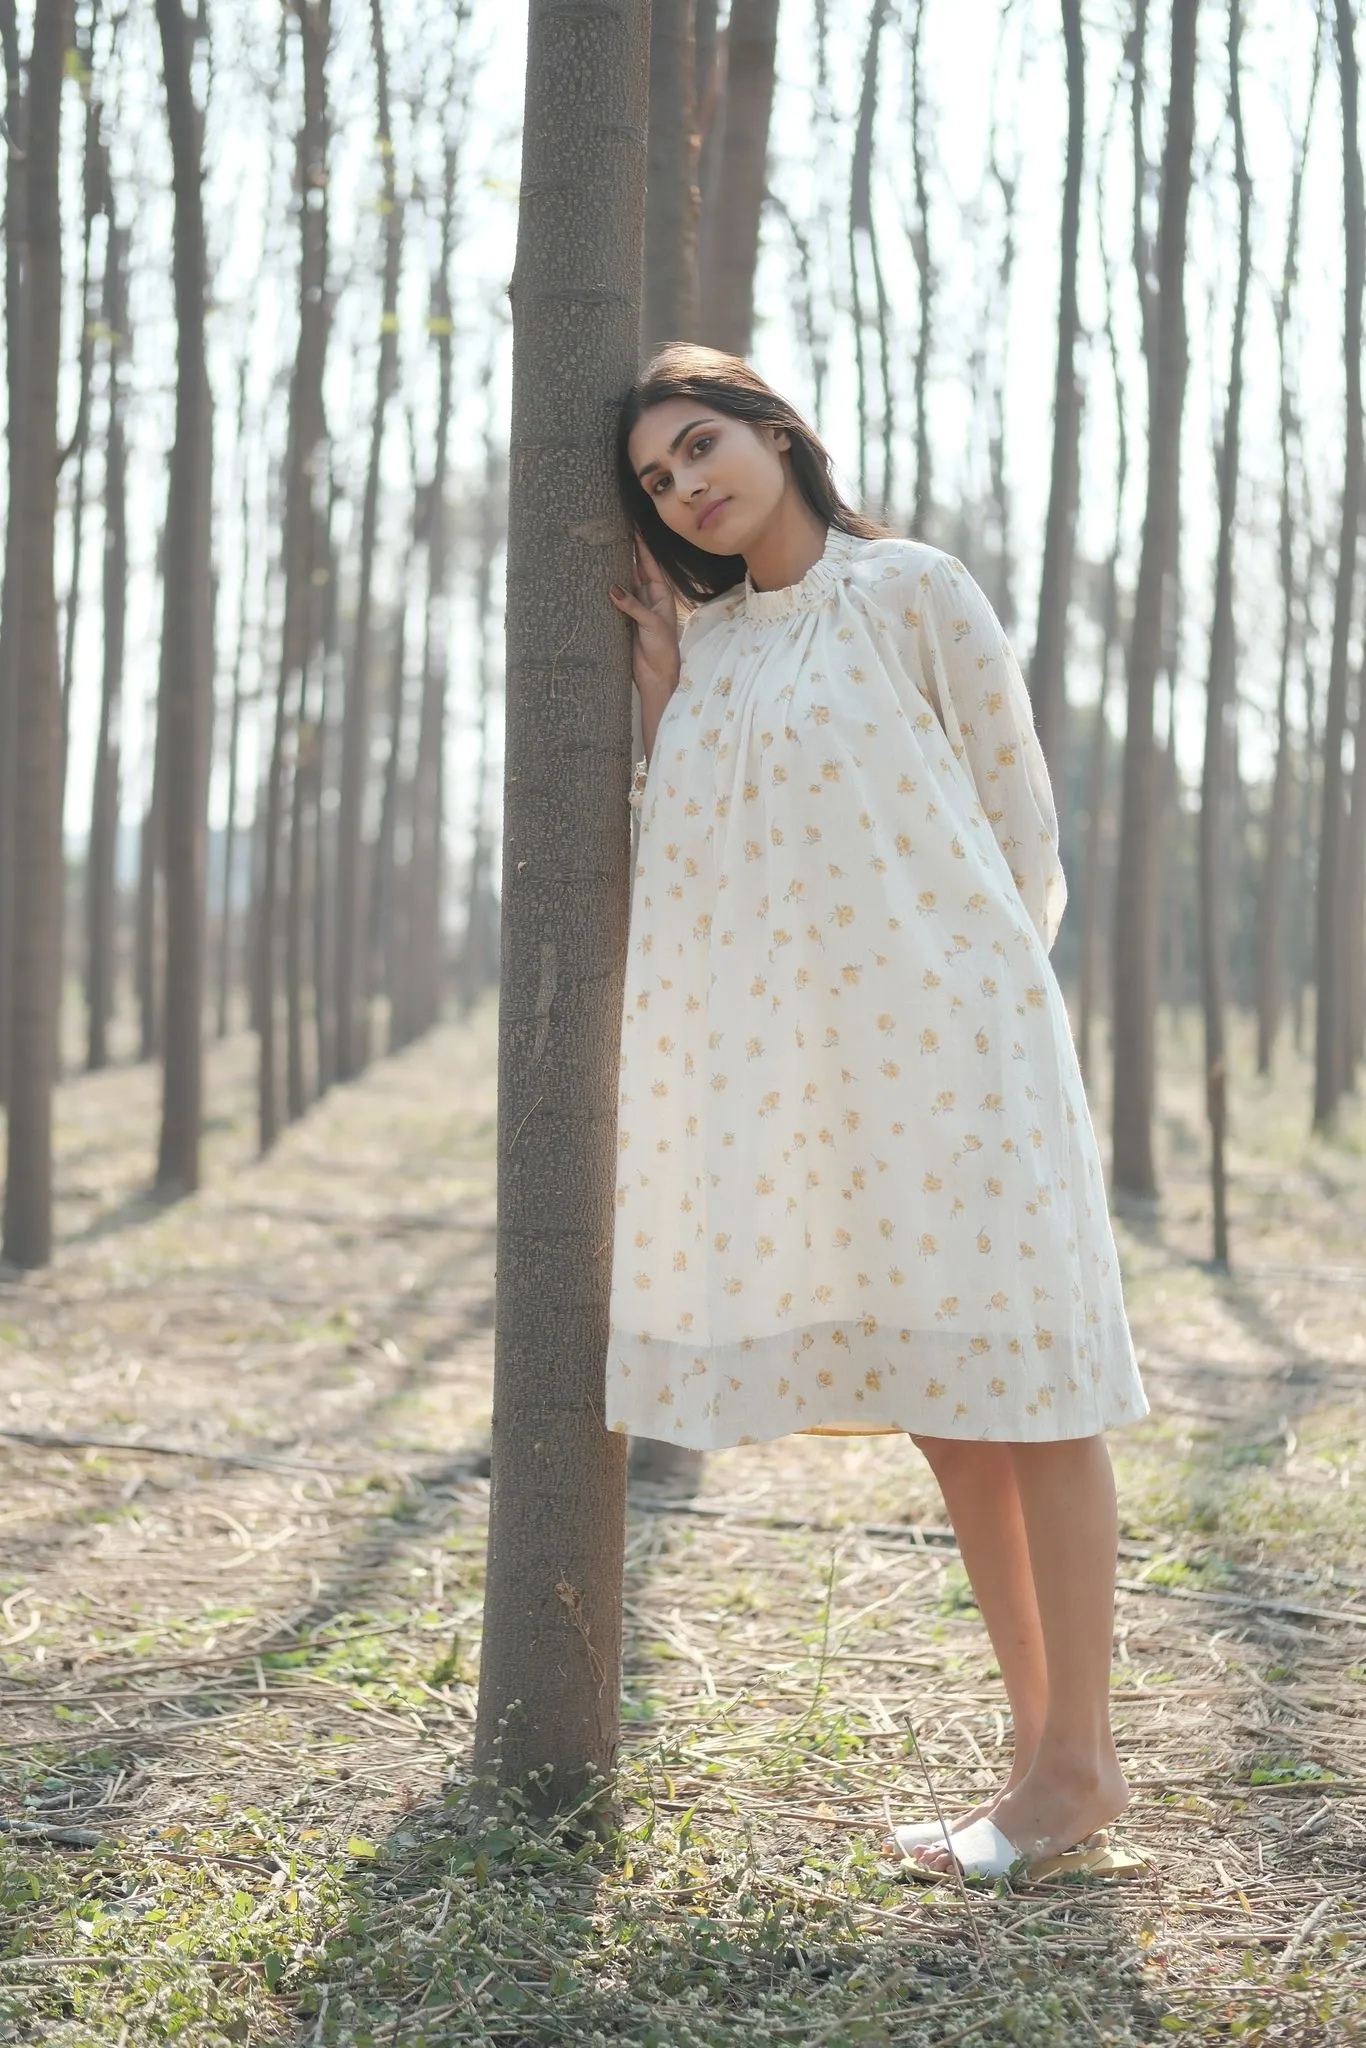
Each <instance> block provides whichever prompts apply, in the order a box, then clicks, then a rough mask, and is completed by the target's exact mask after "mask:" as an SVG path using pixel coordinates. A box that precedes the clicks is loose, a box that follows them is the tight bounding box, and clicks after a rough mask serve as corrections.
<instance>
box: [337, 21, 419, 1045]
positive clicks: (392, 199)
mask: <svg viewBox="0 0 1366 2048" xmlns="http://www.w3.org/2000/svg"><path fill="white" fill-rule="evenodd" d="M370 40H371V43H372V46H373V49H374V56H375V103H376V112H377V118H378V125H379V158H380V166H381V171H382V175H383V181H384V189H383V194H382V196H381V200H380V206H381V209H382V211H383V215H384V306H383V311H382V313H381V315H380V332H379V368H378V371H377V377H376V386H375V409H374V413H373V415H372V416H371V427H370V462H369V468H368V470H367V472H366V478H365V498H364V502H363V505H362V508H361V537H360V588H359V592H358V595H357V600H356V628H355V641H354V645H353V648H352V657H351V674H350V678H349V680H348V684H347V691H346V704H345V709H344V711H343V715H342V759H341V794H340V800H339V802H338V806H337V958H336V970H337V979H336V998H335V1000H336V1009H337V1015H336V1062H337V1078H338V1080H340V1081H349V1080H350V1079H351V1078H352V1076H353V1075H354V1074H357V1073H359V1071H360V1069H361V1067H362V1066H363V1065H364V1062H365V1054H364V1051H363V1050H362V1047H363V1045H364V1042H365V1039H366V1037H367V1033H366V1032H365V1029H364V1026H363V1023H362V1019H361V1016H360V1003H359V998H360V994H361V990H362V987H363V984H364V975H363V973H362V971H361V970H362V951H361V944H362V933H363V931H364V922H363V906H362V904H361V901H360V895H361V875H362V872H363V870H362V846H361V834H362V829H363V824H364V809H365V784H366V773H365V771H366V766H367V764H368V762H369V758H370V639H371V613H372V592H373V587H374V568H375V535H376V529H377V526H378V522H379V483H380V464H381V458H382V456H383V452H384V422H385V415H386V413H387V411H388V406H389V397H390V394H391V392H392V391H393V388H394V372H395V366H396V363H397V360H398V314H397V307H398V282H399V267H400V263H401V260H402V254H403V214H402V210H401V209H400V206H399V202H398V190H397V186H396V183H395V178H394V145H393V141H392V128H391V124H390V117H389V66H388V60H387V56H386V52H385V46H384V8H383V4H382V0H370Z"/></svg>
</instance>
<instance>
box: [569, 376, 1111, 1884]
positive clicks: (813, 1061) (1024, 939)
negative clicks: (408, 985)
mask: <svg viewBox="0 0 1366 2048" xmlns="http://www.w3.org/2000/svg"><path fill="white" fill-rule="evenodd" d="M618 458H619V462H618V466H619V472H620V483H621V490H622V495H623V499H624V502H625V504H626V507H627V512H628V517H629V519H630V521H631V523H632V526H633V528H634V532H635V536H636V558H637V564H638V573H639V582H638V584H637V587H636V589H635V590H634V591H624V590H621V589H619V588H618V587H617V586H615V585H613V586H612V591H611V597H612V602H613V603H614V604H615V605H616V606H617V608H618V610H619V611H621V612H622V613H623V614H624V615H625V616H626V617H627V618H629V619H630V620H631V621H632V622H633V627H634V633H633V640H634V674H635V682H636V687H637V690H638V692H639V696H640V707H641V722H642V729H643V735H644V744H645V759H644V761H642V762H641V763H639V764H638V765H637V774H636V784H635V786H634V787H633V793H632V795H633V802H635V803H637V805H638V807H639V809H640V813H641V831H640V840H639V850H638V859H637V862H636V866H635V873H634V882H633V892H632V904H631V929H630V942H629V958H628V966H627V980H626V988H625V993H624V1001H623V1014H622V1033H621V1069H620V1092H619V1110H618V1147H619V1175H618V1183H619V1184H618V1186H617V1189H616V1211H615V1244H614V1264H613V1275H612V1302H611V1323H612V1328H611V1340H610V1346H609V1351H608V1358H607V1421H608V1425H609V1427H611V1428H613V1429H618V1430H624V1431H629V1432H630V1433H631V1434H633V1435H644V1436H656V1437H661V1438H664V1439H666V1440H667V1441H669V1442H671V1443H678V1444H688V1445H692V1446H694V1447H696V1448H699V1449H709V1448H714V1447H717V1446H721V1445H729V1444H741V1443H755V1442H759V1441H763V1440H765V1439H769V1438H772V1437H776V1436H780V1435H784V1434H786V1433H788V1432H790V1431H813V1432H818V1433H827V1434H834V1435H843V1434H852V1433H858V1434H872V1433H880V1432H884V1431H908V1432H909V1433H910V1434H911V1436H912V1438H913V1440H914V1441H915V1443H916V1444H917V1445H918V1446H919V1447H920V1449H921V1450H922V1451H923V1452H924V1454H925V1456H926V1457H927V1459H928V1460H929V1463H930V1465H931V1467H932V1469H933V1471H934V1473H935V1476H936V1478H937V1479H938V1481H939V1484H940V1486H941V1487H942V1489H943V1493H944V1500H945V1504H946V1507H947V1509H948V1512H949V1515H950V1518H951V1520H952V1522H953V1526H954V1530H955V1533H956V1535H957V1538H958V1542H959V1547H960V1549H961V1552H962V1557H963V1562H964V1565H965V1567H966V1569H967V1571H968V1575H969V1577H970V1579H971V1581H972V1586H973V1591H974V1594H975V1596H976V1599H977V1603H978V1606H979V1607H980V1609H981V1613H982V1617H983V1620H984V1621H985V1623H986V1626H987V1629H988V1632H989V1633H990V1636H991V1640H992V1644H993V1647H994V1649H995V1651H996V1656H997V1660H998V1662H999V1664H1000V1668H1001V1675H1002V1678H1003V1680H1004V1683H1005V1687H1006V1691H1007V1693H1008V1695H1009V1700H1010V1707H1011V1712H1012V1717H1013V1722H1014V1738H1015V1751H1014V1760H1013V1764H1012V1768H1011V1771H1010V1775H1009V1777H1008V1778H1007V1779H1006V1781H1005V1783H1004V1784H1003V1785H1002V1786H1001V1787H1000V1788H999V1789H998V1790H997V1791H996V1792H994V1793H993V1794H992V1795H991V1796H990V1797H989V1798H988V1799H986V1800H984V1801H982V1802H981V1804H980V1805H978V1806H976V1807H974V1808H973V1809H972V1811H971V1812H970V1813H967V1814H964V1815H963V1816H961V1817H960V1818H959V1819H958V1821H957V1822H956V1823H955V1824H954V1826H953V1828H952V1831H951V1834H950V1836H948V1837H947V1838H946V1836H945V1832H944V1830H943V1829H942V1828H941V1827H939V1826H938V1825H936V1824H927V1825H921V1826H919V1827H912V1828H898V1829H897V1830H896V1836H895V1839H896V1844H897V1847H898V1848H899V1849H900V1850H901V1852H902V1854H903V1855H905V1856H907V1857H908V1858H909V1859H910V1860H911V1861H912V1862H914V1863H915V1864H916V1865H917V1866H918V1867H919V1868H920V1869H921V1870H922V1871H923V1872H924V1873H925V1874H927V1875H929V1876H935V1877H938V1876H942V1875H944V1874H945V1873H951V1872H952V1871H953V1868H954V1865H955V1864H957V1866H958V1867H959V1868H961V1869H962V1870H963V1871H964V1872H965V1873H968V1874H971V1875H980V1876H986V1877H994V1876H997V1875H1002V1874H1004V1873H1006V1872H1007V1871H1009V1870H1011V1869H1012V1868H1018V1867H1019V1866H1020V1861H1021V1859H1023V1862H1024V1867H1025V1868H1026V1869H1027V1871H1028V1873H1029V1875H1031V1876H1042V1875H1045V1874H1047V1873H1049V1872H1050V1871H1054V1870H1058V1869H1064V1868H1066V1869H1070V1868H1084V1869H1088V1870H1118V1869H1120V1868H1125V1867H1128V1864H1126V1861H1125V1858H1124V1857H1123V1855H1122V1854H1117V1853H1116V1852H1115V1851H1113V1850H1112V1849H1111V1848H1110V1846H1109V1843H1108V1839H1107V1837H1106V1835H1105V1833H1104V1830H1105V1828H1106V1827H1107V1825H1108V1823H1110V1822H1111V1821H1113V1820H1114V1819H1115V1818H1116V1817H1117V1816H1118V1815H1119V1814H1120V1813H1121V1812H1122V1811H1123V1809H1124V1807H1125V1805H1126V1804H1127V1800H1128V1791H1127V1787H1126V1785H1125V1782H1124V1777H1123V1774H1122V1772H1121V1770H1120V1766H1119V1761H1118V1758H1117V1757H1116V1754H1115V1749H1114V1743H1113V1741H1112V1738H1111V1733H1110V1722H1109V1711H1108V1699H1109V1678H1110V1651H1111V1639H1112V1623H1113V1600H1114V1575H1115V1558H1116V1535H1117V1531H1116V1513H1115V1492H1114V1482H1113V1477H1112V1474H1111V1469H1110V1462H1109V1457H1108V1454H1107V1451H1106V1448H1105V1444H1104V1440H1103V1438H1102V1435H1101V1432H1102V1430H1104V1429H1106V1428H1107V1427H1109V1426H1110V1425H1112V1424H1115V1423H1119V1422H1124V1421H1132V1420H1135V1419H1136V1418H1138V1417H1140V1416H1142V1415H1144V1414H1146V1412H1147V1403H1146V1400H1145V1398H1144V1395H1143V1390H1142V1386H1141V1384H1140V1381H1139V1376H1138V1369H1137V1363H1136V1360H1135V1357H1134V1350H1133V1344H1132V1340H1131V1337H1130V1333H1129V1328H1128V1323H1127V1320H1126V1317H1125V1312H1124V1304H1123V1299H1122V1296H1121V1291H1120V1275H1119V1265H1118V1259H1117V1257H1116V1252H1115V1245H1114V1239H1113V1236H1112V1234H1111V1229H1110V1222H1109V1216H1108V1212H1107V1207H1106V1200H1105V1190H1104V1184H1103V1180H1102V1175H1101V1166H1100V1159H1099V1154H1098V1150H1097V1145H1096V1140H1095V1134H1094V1130H1093V1128H1092V1125H1091V1121H1090V1117H1089V1113H1088V1111H1087V1108H1086V1101H1085V1096H1084V1093H1083V1088H1082V1083H1081V1077H1080V1074H1079V1071H1078V1068H1077V1064H1076V1058H1075V1054H1074V1050H1073V1045H1072V1037H1071V1031H1070V1027H1069V1024H1068V1019H1067V1013H1066V1009H1065V1006H1064V1003H1063V998H1062V994H1061V991H1060V990H1059V987H1058V983H1057V980H1056V978H1055V976H1054V974H1053V972H1052V969H1051V967H1050V965H1049V962H1048V949H1049V947H1050V946H1051V944H1052V942H1053V938H1054V936H1055V934H1056V932H1057V928H1058V922H1059V919H1060V917H1061V915H1062V910H1063V903H1064V900H1065V895H1066V888H1065V883H1064V880H1063V872H1062V868H1061V865H1060V863H1059V860H1058V853H1057V834H1056V822H1055V813H1054V805H1053V798H1052V792H1051V789H1050V786H1049V779H1048V773H1047V770H1046V767H1045V764H1044V760H1043V756H1042V754H1041V752H1040V749H1039V746H1038V742H1037V740H1036V739H1035V736H1034V732H1033V726H1032V722H1031V716H1030V706H1029V700H1028V696H1027V694H1026V692H1025V688H1024V684H1023V681H1022V679H1021V675H1020V671H1019V668H1018V665H1017V663H1016V661H1015V657H1014V655H1013V654H1012V652H1011V650H1010V648H1009V646H1008V645H1007V643H1006V641H1005V639H1004V637H1003V635H1002V632H1001V628H1000V626H999V624H998V623H997V620H996V618H995V615H994V614H993V612H992V610H991V607H990V605H989V604H988V603H987V600H986V599H985V597H984V596H983V595H982V593H981V591H980V590H979V589H978V587H977V585H976V584H975V583H974V582H973V580H972V578H971V576H970V575H969V574H968V572H967V571H966V569H965V568H964V567H963V565H962V564H961V563H960V562H958V561H956V560H954V559H953V558H952V557H951V556H949V555H946V554H943V553H941V552H940V551H939V550H937V549H935V548H932V547H929V546H926V545H925V544H923V543H921V542H918V541H910V540H903V539H900V538H897V537H895V536H893V535H890V534H888V533H887V532H886V531H885V529H883V528H881V527H879V526H876V525H874V524H873V523H872V522H871V521H869V520H867V519H864V518H863V517H861V516H860V515H859V514H858V513H856V512H854V511H853V510H852V509H851V508H850V507H849V506H848V505H846V504H845V503H844V502H843V500H842V499H841V498H840V497H839V495H838V493H837V492H836V490H835V488H834V485H833V483H832V481H831V475H830V463H829V458H828V456H827V455H826V453H825V450H824V449H823V447H822V446H821V444H820V442H819V440H818V439H817V438H816V436H815V434H814V433H813V432H812V430H811V428H810V427H808V426H807V425H806V423H805V422H804V421H803V420H802V419H801V418H800V417H799V415H798V414H797V413H796V412H794V410H793V409H792V407H791V406H790V405H788V404H787V403H786V402H785V401H784V400H783V399H782V398H780V397H779V396H778V395H777V394H776V393H775V392H773V391H771V390H770V389H769V388H768V386H767V385H766V384H764V383H763V381H762V380H761V379H760V378H759V377H758V376H757V375H756V373H755V372H754V371H753V370H752V369H750V368H749V367H748V365H747V364H745V363H743V362H741V361H739V360H738V359H737V358H734V357H730V356H723V355H720V354H718V353H716V352H715V351H713V350H710V349H702V348H695V347H691V346H676V347H672V348H669V349H666V350H665V351H664V352H663V353H662V354H661V355H659V356H657V357H656V358H655V359H654V361H653V362H652V363H651V364H650V365H649V367H648V368H647V370H646V371H645V373H644V375H643V376H642V377H641V379H640V381H639V382H638V383H637V384H636V386H635V387H634V388H633V389H632V391H631V392H630V394H629V395H628V397H627V399H626V401H625V404H624V406H623V409H622V413H621V420H620V431H619V437H618ZM679 600H681V601H682V604H683V605H684V606H685V607H688V608H689V609H688V611H687V618H686V624H685V625H684V628H683V632H682V640H681V646H680V639H679V632H678V624H677V621H678V609H679Z"/></svg>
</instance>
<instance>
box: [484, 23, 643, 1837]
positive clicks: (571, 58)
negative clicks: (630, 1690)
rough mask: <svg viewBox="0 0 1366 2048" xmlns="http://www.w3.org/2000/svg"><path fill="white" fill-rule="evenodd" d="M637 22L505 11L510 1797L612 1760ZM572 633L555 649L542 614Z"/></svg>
mask: <svg viewBox="0 0 1366 2048" xmlns="http://www.w3.org/2000/svg"><path fill="white" fill-rule="evenodd" d="M648 73H649V11H648V8H647V7H646V6H645V5H644V4H642V0H626V4H624V5H621V6H613V7H611V8H608V7H607V6H604V5H600V4H599V5H592V6H583V5H579V6H574V7H572V8H571V7H568V6H565V5H564V4H563V0H531V16H530V41H529V51H528V63H527V89H526V118H525V123H524V127H523V136H524V138H525V140H524V144H523V149H524V158H523V177H522V201H521V212H520V218H519V224H518V239H517V259H516V267H515V270H514V274H513V286H512V308H513V404H512V458H511V489H510V502H509V559H508V595H509V604H508V663H507V677H508V683H507V691H508V758H507V770H506V780H505V806H504V837H503V874H504V877H505V883H504V905H503V986H502V995H501V1002H500V1012H499V1086H498V1102H499V1112H498V1114H499V1132H498V1237H499V1244H500V1247H501V1251H500V1255H499V1261H498V1279H497V1289H498V1299H497V1305H496V1328H497V1341H496V1347H495V1361H494V1393H493V1495H492V1502H491V1512H490V1521H489V1567H488V1580H487V1592H486V1595H485V1608H484V1617H485V1618H484V1648H483V1658H482V1664H481V1671H480V1686H479V1713H478V1722H477V1726H476V1733H475V1755H476V1761H477V1764H478V1766H479V1768H480V1769H481V1771H482V1772H483V1773H484V1774H485V1775H486V1776H490V1775H492V1776H496V1777H497V1778H499V1779H501V1780H502V1781H503V1782H509V1781H512V1782H519V1783H527V1782H528V1781H529V1780H530V1777H531V1774H532V1773H533V1772H534V1773H536V1774H537V1776H536V1779H535V1781H534V1784H533V1785H532V1788H531V1789H532V1797H533V1799H534V1802H535V1803H536V1804H537V1805H539V1806H542V1807H551V1806H558V1805H561V1804H563V1803H564V1802H566V1801H577V1800H579V1799H580V1798H582V1797H584V1796H585V1794H586V1793H587V1792H588V1791H589V1790H590V1788H591V1787H592V1786H593V1784H594V1782H595V1781H599V1780H601V1779H602V1778H605V1777H606V1776H607V1775H608V1774H610V1772H611V1771H612V1768H613V1766H614V1763H615V1759H616V1752H617V1742H618V1728H619V1722H618V1700H619V1697H620V1689H621V1574H622V1555H623V1548H624V1505H625V1458H624V1453H625V1444H624V1442H621V1441H615V1440H614V1439H613V1438H612V1437H610V1436H609V1435H608V1434H607V1432H606V1430H605V1429H604V1426H603V1414H604V1407H605V1387H604V1381H603V1371H604V1358H605V1352H606V1343H607V1327H608V1305H609V1298H610V1287H611V1272H610V1266H611V1260H610V1257H609V1256H607V1254H608V1252H609V1251H610V1246H611V1236H612V1214H613V1196H612V1190H613V1186H614V1183H615V1178H616V1152H615V1149H614V1146H613V1142H612V1131H613V1128H614V1121H615V1119H614V1115H613V1109H612V1103H613V1096H614V1092H615V1085H616V1083H615V1074H616V1053H617V1048H618V1038H619V1030H620V1011H621V1001H622V992H623V986H624V969H625V949H626V936H627V925H628V914H629V875H628V865H627V864H628V860H629V847H630V835H629V831H628V829H627V827H628V814H627V810H626V783H627V777H628V773H629V768H628V754H629V738H628V735H629V731H630V709H631V683H630V664H629V642H628V635H627V633H626V632H625V631H624V630H622V629H620V628H619V627H618V625H617V623H616V622H615V621H613V620H612V619H610V618H609V616H608V607H607V606H606V605H605V604H604V603H603V602H600V597H601V594H602V591H603V588H604V586H605V585H606V584H607V583H608V582H609V581H610V580H611V579H612V577H614V576H615V577H616V578H617V580H618V581H620V580H621V579H622V578H623V577H624V576H626V575H627V573H628V562H629V547H628V542H627V535H626V532H625V527H624V522H623V519H622V515H621V510H620V506H619V504H618V502H617V499H616V494H615V489H614V485H613V475H612V450H611V445H610V438H611V436H610V420H611V416H612V409H613V406H614V404H615V403H616V402H617V401H618V399H619V398H620V396H621V394H622V393H623V392H624V391H625V390H626V388H627V387H628V385H629V384H630V382H631V379H632V377H633V375H634V373H635V367H636V351H637V345H638V342H639V331H640V330H639V321H640V314H639V304H638V296H637V295H638V292H639V288H640V276H641V251H642V239H643V229H644V210H645V193H644V185H645V149H644V135H645V122H646V109H647V103H648V94H649V76H648ZM569 621H572V622H575V624H576V630H575V632H574V634H573V636H572V638H571V639H570V640H569V642H568V643H566V638H565V636H566V632H567V631H568V626H567V623H566V622H569Z"/></svg>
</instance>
